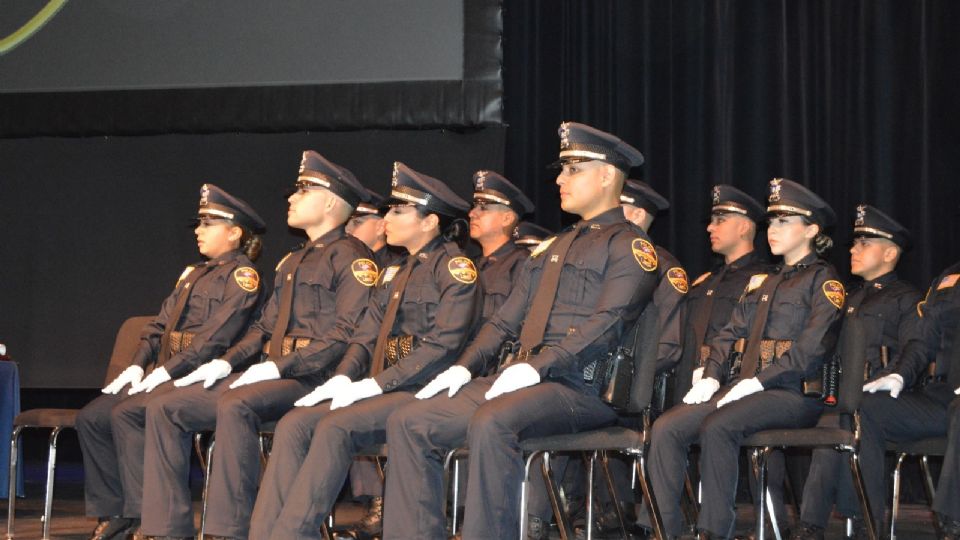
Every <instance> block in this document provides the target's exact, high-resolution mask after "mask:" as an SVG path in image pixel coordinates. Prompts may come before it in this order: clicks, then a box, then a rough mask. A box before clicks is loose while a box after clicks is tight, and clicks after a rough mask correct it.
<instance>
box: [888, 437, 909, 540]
mask: <svg viewBox="0 0 960 540" xmlns="http://www.w3.org/2000/svg"><path fill="white" fill-rule="evenodd" d="M906 457H907V455H906V454H900V455H898V456H897V464H896V466H895V467H894V468H893V500H892V501H890V540H897V518H898V517H900V467H901V466H902V465H903V460H904V459H906Z"/></svg>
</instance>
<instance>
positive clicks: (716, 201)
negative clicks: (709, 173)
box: [713, 186, 720, 206]
mask: <svg viewBox="0 0 960 540" xmlns="http://www.w3.org/2000/svg"><path fill="white" fill-rule="evenodd" d="M718 204H720V186H713V205H714V206H716V205H718Z"/></svg>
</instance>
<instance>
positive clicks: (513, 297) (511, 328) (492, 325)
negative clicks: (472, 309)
mask: <svg viewBox="0 0 960 540" xmlns="http://www.w3.org/2000/svg"><path fill="white" fill-rule="evenodd" d="M526 260H527V261H529V260H530V259H526ZM532 268H533V266H532V265H531V264H527V263H526V262H525V263H524V264H522V265H521V266H520V273H519V276H518V277H517V278H516V281H515V283H516V284H517V285H516V286H515V287H514V288H513V290H511V291H510V295H509V296H508V297H507V299H506V301H504V303H503V305H502V306H500V309H498V310H497V312H496V313H494V315H493V317H491V318H490V320H489V321H487V322H486V323H484V324H483V326H481V327H480V331H479V332H478V333H477V335H476V337H474V338H473V340H472V341H471V342H470V344H469V345H467V347H466V349H464V351H463V353H462V354H461V355H460V358H458V359H457V362H456V364H457V365H458V366H462V367H465V368H467V369H468V370H470V373H471V374H473V376H474V377H479V376H483V375H486V374H488V373H489V372H491V371H492V370H493V369H495V368H496V366H495V365H494V363H495V362H496V360H497V353H498V352H499V351H500V346H501V345H502V344H503V343H504V342H505V341H510V340H514V339H516V338H517V334H518V333H519V331H520V325H521V324H523V319H524V317H526V315H527V308H528V307H529V306H530V301H531V298H530V291H531V290H532V287H531V283H530V281H531V279H532V275H533V272H532Z"/></svg>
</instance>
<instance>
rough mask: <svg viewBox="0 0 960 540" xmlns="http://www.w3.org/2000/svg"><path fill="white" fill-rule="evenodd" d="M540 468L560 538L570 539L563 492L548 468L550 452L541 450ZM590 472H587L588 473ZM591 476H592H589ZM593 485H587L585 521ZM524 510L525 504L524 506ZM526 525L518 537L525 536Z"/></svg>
mask: <svg viewBox="0 0 960 540" xmlns="http://www.w3.org/2000/svg"><path fill="white" fill-rule="evenodd" d="M590 466H591V463H590V461H589V460H587V467H590ZM540 470H541V472H542V473H543V482H544V484H546V488H547V496H548V497H549V498H550V506H551V507H552V508H553V515H554V517H555V518H556V520H557V528H558V529H560V540H571V539H572V538H573V536H574V535H573V527H571V526H570V519H569V517H568V516H567V513H566V512H564V511H563V494H562V493H561V492H560V490H559V489H558V488H557V480H556V478H554V476H553V471H552V470H551V469H550V452H543V462H542V463H541V464H540ZM590 474H591V473H589V472H588V475H590ZM591 478H592V477H591ZM592 491H593V486H592V485H590V484H588V485H587V500H588V502H587V516H588V517H587V523H589V522H590V516H591V515H592V508H591V505H590V502H591V499H592V497H593V492H592ZM524 512H526V506H524ZM521 521H526V515H524V516H522V518H521ZM526 537H527V532H526V526H524V528H523V531H522V532H521V534H520V538H526Z"/></svg>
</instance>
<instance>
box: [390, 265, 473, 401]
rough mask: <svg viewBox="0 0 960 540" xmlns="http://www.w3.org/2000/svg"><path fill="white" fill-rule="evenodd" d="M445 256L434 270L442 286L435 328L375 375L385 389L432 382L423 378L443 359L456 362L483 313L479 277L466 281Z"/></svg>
mask: <svg viewBox="0 0 960 540" xmlns="http://www.w3.org/2000/svg"><path fill="white" fill-rule="evenodd" d="M441 260H442V261H443V264H441V265H438V266H439V267H441V269H439V270H438V269H435V270H434V276H435V279H436V283H437V284H438V286H439V287H440V302H439V304H438V305H437V312H436V313H437V314H436V318H435V320H434V325H433V328H432V329H430V331H429V332H427V333H426V334H425V335H423V336H418V337H419V340H418V341H417V344H416V346H415V347H414V348H413V350H412V351H410V354H408V355H407V356H405V357H403V358H402V359H400V360H399V361H397V363H396V364H394V365H392V366H390V367H389V368H387V369H385V370H383V371H382V372H380V373H379V374H378V375H377V376H376V377H375V380H376V381H377V384H379V385H380V388H382V389H383V390H384V391H385V392H386V391H389V390H393V389H395V388H398V387H400V386H412V385H418V384H421V383H423V384H425V383H427V382H429V381H427V380H423V379H425V378H426V375H424V373H428V374H436V373H437V372H438V371H439V370H438V369H437V367H438V366H439V365H440V364H441V363H443V362H447V363H452V361H453V360H454V359H455V358H456V355H457V354H458V353H459V352H460V351H461V350H462V348H463V344H464V342H465V341H466V339H467V337H468V336H470V334H471V332H473V330H474V328H475V326H474V325H475V323H476V321H477V320H478V319H479V317H480V309H481V308H482V304H481V302H482V301H483V296H482V295H483V291H482V289H481V287H479V286H478V285H477V280H474V281H473V282H472V283H463V282H461V281H458V280H456V279H454V278H453V276H452V275H451V274H450V273H449V272H448V271H447V264H446V259H444V258H441Z"/></svg>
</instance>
